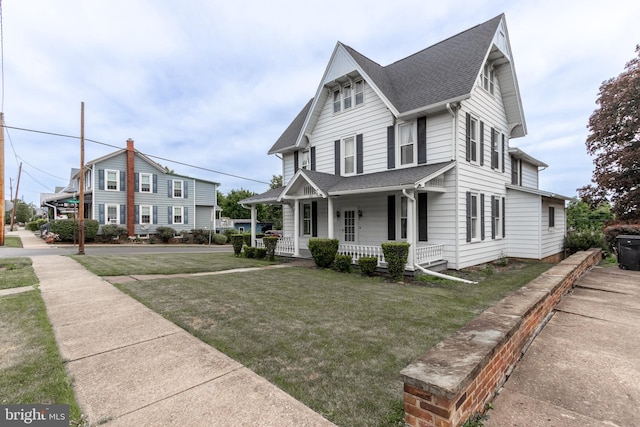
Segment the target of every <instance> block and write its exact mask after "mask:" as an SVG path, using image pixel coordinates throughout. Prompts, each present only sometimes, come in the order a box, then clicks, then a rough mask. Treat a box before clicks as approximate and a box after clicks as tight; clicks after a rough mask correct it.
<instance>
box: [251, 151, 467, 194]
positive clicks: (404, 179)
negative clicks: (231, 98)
mask: <svg viewBox="0 0 640 427" xmlns="http://www.w3.org/2000/svg"><path fill="white" fill-rule="evenodd" d="M453 163H454V162H453V161H449V162H442V163H435V164H432V165H424V166H417V167H412V168H403V169H392V170H388V171H382V172H375V173H370V174H364V175H355V176H346V177H345V176H338V175H333V174H328V173H323V172H317V171H312V170H303V171H302V172H301V174H303V175H305V176H306V177H307V178H308V179H309V181H311V182H312V183H313V184H315V185H316V187H318V188H319V189H320V191H322V192H323V193H325V194H328V195H334V194H340V193H345V192H350V191H358V190H362V191H364V190H371V189H376V188H377V189H380V191H385V189H386V188H387V189H388V188H397V187H410V186H412V185H414V184H415V183H416V182H418V181H420V180H421V179H424V178H426V177H428V176H431V175H434V174H437V173H438V172H439V171H444V170H445V169H446V168H447V167H448V166H450V165H452V164H453ZM283 191H284V188H277V189H275V190H269V191H267V192H266V193H262V194H258V195H255V196H253V197H249V198H248V199H244V200H242V201H241V202H240V203H243V204H252V203H273V202H275V201H276V200H277V199H278V197H279V196H280V195H281V193H282V192H283Z"/></svg>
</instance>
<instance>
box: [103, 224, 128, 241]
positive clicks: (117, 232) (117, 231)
mask: <svg viewBox="0 0 640 427" xmlns="http://www.w3.org/2000/svg"><path fill="white" fill-rule="evenodd" d="M126 234H127V229H126V228H124V227H122V226H120V225H118V224H106V225H103V226H102V237H103V238H104V239H105V241H106V242H110V241H113V240H117V239H120V237H122V236H126Z"/></svg>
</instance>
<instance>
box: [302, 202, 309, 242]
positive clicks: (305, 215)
mask: <svg viewBox="0 0 640 427" xmlns="http://www.w3.org/2000/svg"><path fill="white" fill-rule="evenodd" d="M302 234H304V235H305V236H310V235H311V203H305V204H303V205H302Z"/></svg>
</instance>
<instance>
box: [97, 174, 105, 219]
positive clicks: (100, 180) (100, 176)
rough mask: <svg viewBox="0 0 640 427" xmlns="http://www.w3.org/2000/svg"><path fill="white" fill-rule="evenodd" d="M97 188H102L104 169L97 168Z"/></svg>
mask: <svg viewBox="0 0 640 427" xmlns="http://www.w3.org/2000/svg"><path fill="white" fill-rule="evenodd" d="M98 190H104V169H98ZM103 224H104V223H103Z"/></svg>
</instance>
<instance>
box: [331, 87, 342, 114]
mask: <svg viewBox="0 0 640 427" xmlns="http://www.w3.org/2000/svg"><path fill="white" fill-rule="evenodd" d="M340 105H341V103H340V91H339V90H335V91H333V112H334V113H339V112H340Z"/></svg>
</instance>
